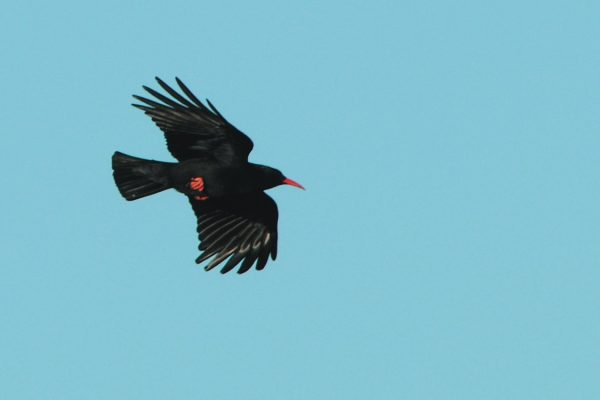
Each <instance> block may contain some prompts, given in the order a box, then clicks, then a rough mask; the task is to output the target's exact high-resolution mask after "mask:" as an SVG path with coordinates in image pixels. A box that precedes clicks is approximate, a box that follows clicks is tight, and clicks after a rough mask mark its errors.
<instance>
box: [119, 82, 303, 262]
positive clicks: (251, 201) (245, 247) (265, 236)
mask: <svg viewBox="0 0 600 400" xmlns="http://www.w3.org/2000/svg"><path fill="white" fill-rule="evenodd" d="M175 79H176V81H177V84H178V85H179V88H180V89H181V91H182V92H183V93H179V92H177V91H176V90H174V89H173V88H172V87H170V86H169V85H167V84H166V83H165V82H163V81H162V80H161V79H159V78H156V81H157V82H158V84H159V85H160V86H161V87H162V88H163V89H164V90H165V91H166V92H167V93H168V94H169V95H170V96H171V98H170V97H168V96H165V95H164V94H161V93H159V92H157V91H155V90H153V89H151V88H149V87H146V86H143V88H144V89H145V90H146V91H147V92H148V93H150V94H151V95H152V96H154V98H155V100H150V99H147V98H144V97H140V96H135V95H134V96H133V97H134V98H136V99H137V100H139V101H140V102H142V103H144V104H133V106H134V107H137V108H139V109H141V110H143V111H144V112H145V113H146V115H148V116H150V118H152V120H153V121H154V122H155V123H156V125H158V127H159V128H160V129H161V130H162V131H163V133H164V134H165V138H166V141H167V147H168V149H169V151H170V152H171V154H172V155H173V156H174V157H175V158H176V159H177V160H179V162H178V163H172V162H162V161H154V160H145V159H142V158H137V157H132V156H129V155H126V154H123V153H120V152H118V151H117V152H115V153H114V155H113V157H112V167H113V176H114V178H115V183H116V184H117V187H118V189H119V192H120V193H121V195H123V197H125V199H127V200H137V199H141V198H142V197H146V196H149V195H151V194H154V193H158V192H161V191H163V190H166V189H175V190H177V191H179V192H181V193H183V194H185V195H186V196H187V197H188V199H189V201H190V203H191V204H192V208H193V210H194V213H195V214H196V217H197V219H198V229H197V231H198V238H199V239H200V246H199V247H198V248H199V249H200V250H201V251H202V253H201V254H200V256H199V257H198V258H197V259H196V263H198V264H200V263H201V262H203V261H205V260H208V259H210V258H211V257H212V259H211V260H210V262H209V263H208V264H207V265H206V267H205V268H204V269H205V270H207V271H209V270H211V269H213V268H214V267H216V266H217V265H219V264H220V263H222V262H223V261H225V260H227V259H229V260H228V261H227V262H226V263H225V265H224V266H223V268H222V269H221V273H226V272H229V271H231V270H232V269H233V268H235V267H236V265H238V264H239V263H240V262H242V265H241V266H240V268H239V270H238V273H240V274H241V273H244V272H246V271H248V270H249V269H250V268H252V266H253V265H254V264H255V263H256V269H257V270H262V269H263V268H264V267H265V265H266V264H267V261H268V259H269V256H271V258H272V259H273V260H275V258H276V257H277V219H278V211H277V204H275V201H274V200H273V199H272V198H271V197H269V196H267V195H266V194H265V193H264V190H266V189H270V188H273V187H275V186H278V185H282V184H287V185H292V186H296V187H298V188H301V189H304V188H303V187H302V186H301V185H300V184H299V183H297V182H294V181H293V180H291V179H289V178H286V177H285V176H284V175H283V174H282V173H281V172H280V171H279V170H277V169H275V168H271V167H267V166H265V165H259V164H253V163H250V162H248V155H249V154H250V151H252V147H253V146H254V145H253V143H252V140H250V138H249V137H248V136H246V135H245V134H244V133H242V132H241V131H239V130H238V129H237V128H236V127H234V126H233V125H231V124H230V123H229V122H227V120H226V119H225V118H224V117H223V116H222V115H221V113H220V112H219V111H218V110H217V109H216V108H215V106H213V105H212V103H211V102H210V101H209V100H208V99H207V100H206V102H207V104H208V107H207V106H205V105H204V104H203V103H202V102H201V101H200V100H198V98H197V97H196V96H195V95H194V94H193V93H192V92H191V91H190V90H189V89H188V88H187V86H185V85H184V84H183V82H181V81H180V80H179V78H175ZM209 107H210V109H209Z"/></svg>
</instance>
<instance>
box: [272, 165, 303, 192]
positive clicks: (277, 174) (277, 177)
mask: <svg viewBox="0 0 600 400" xmlns="http://www.w3.org/2000/svg"><path fill="white" fill-rule="evenodd" d="M261 172H262V180H263V184H264V185H265V189H270V188H273V187H275V186H279V185H290V186H295V187H297V188H299V189H302V190H306V189H304V186H302V185H301V184H299V183H298V182H296V181H294V180H292V179H290V178H288V177H286V176H285V175H283V173H282V172H281V171H280V170H278V169H275V168H271V167H266V166H261Z"/></svg>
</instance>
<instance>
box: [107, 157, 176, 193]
mask: <svg viewBox="0 0 600 400" xmlns="http://www.w3.org/2000/svg"><path fill="white" fill-rule="evenodd" d="M170 165H171V163H167V162H161V161H154V160H144V159H143V158H137V157H132V156H128V155H127V154H123V153H120V152H118V151H117V152H115V154H113V156H112V167H113V177H114V178H115V183H116V184H117V188H119V192H121V195H123V197H125V199H127V200H137V199H141V198H142V197H146V196H150V195H151V194H154V193H158V192H162V191H163V190H166V189H169V188H170V187H171V185H169V179H168V174H167V172H168V169H169V166H170Z"/></svg>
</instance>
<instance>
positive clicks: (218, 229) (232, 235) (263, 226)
mask: <svg viewBox="0 0 600 400" xmlns="http://www.w3.org/2000/svg"><path fill="white" fill-rule="evenodd" d="M189 199H190V203H191V204H192V208H193V209H194V213H195V214H196V217H197V218H198V229H197V231H198V238H199V239H200V246H199V247H198V248H199V249H200V250H203V253H202V254H201V255H200V256H199V257H198V258H197V259H196V263H198V264H200V263H201V262H202V261H205V260H207V259H209V258H210V257H213V256H214V258H213V259H212V260H211V261H210V262H209V263H208V265H207V266H206V267H205V268H204V269H205V270H207V271H209V270H211V269H213V268H214V267H216V266H217V265H219V264H220V263H221V262H223V261H225V259H227V258H229V260H228V261H227V263H226V264H225V266H223V268H222V269H221V273H223V274H224V273H226V272H229V271H231V270H232V269H233V268H235V266H236V265H237V264H238V263H239V262H240V261H242V260H243V262H242V265H241V267H240V269H239V270H238V273H239V274H242V273H244V272H246V271H248V270H249V269H250V268H252V265H253V264H254V262H255V261H256V260H257V259H258V262H257V263H256V269H257V270H262V269H263V268H264V267H265V265H266V264H267V260H268V259H269V255H271V258H272V259H273V260H275V258H276V257H277V219H278V211H277V204H275V201H274V200H273V199H272V198H271V197H269V196H267V195H266V194H265V193H264V192H256V193H250V194H245V195H240V196H230V197H221V198H214V199H209V200H203V201H198V200H194V199H193V198H192V197H190V198H189Z"/></svg>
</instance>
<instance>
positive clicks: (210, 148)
mask: <svg viewBox="0 0 600 400" xmlns="http://www.w3.org/2000/svg"><path fill="white" fill-rule="evenodd" d="M175 79H176V81H177V84H178V85H179V88H180V89H181V90H182V91H183V94H181V93H178V92H177V91H176V90H174V89H173V88H172V87H170V86H169V85H167V84H166V83H165V82H163V81H162V80H161V79H160V78H158V77H157V78H156V81H157V82H158V84H159V85H160V86H161V87H162V88H163V89H164V90H165V91H166V92H167V93H168V94H170V95H171V96H172V98H169V97H167V96H165V95H163V94H161V93H159V92H157V91H155V90H153V89H151V88H149V87H146V86H143V88H144V89H145V90H146V91H147V92H148V93H150V94H151V95H152V96H154V98H155V99H156V100H158V101H155V100H150V99H147V98H144V97H141V96H136V95H134V96H133V97H135V98H136V99H137V100H139V101H141V102H142V103H145V104H144V105H141V104H133V106H134V107H137V108H139V109H141V110H143V111H144V112H145V113H146V114H147V115H149V116H150V118H152V120H153V121H154V122H155V123H156V125H158V127H159V128H160V129H161V130H162V131H163V132H164V134H165V137H166V139H167V147H168V148H169V151H170V152H171V154H172V155H173V157H175V158H176V159H178V160H179V161H184V160H189V159H191V158H209V159H215V160H220V161H224V162H228V163H238V162H246V161H247V160H248V154H250V151H252V147H253V146H254V145H253V143H252V140H250V138H249V137H248V136H246V135H245V134H244V133H242V132H241V131H239V130H238V129H237V128H236V127H235V126H233V125H231V124H230V123H229V122H227V120H226V119H225V118H224V117H223V116H222V115H221V113H219V111H218V110H217V109H216V108H215V107H214V106H213V105H212V103H211V102H210V101H209V100H208V99H207V100H206V101H207V103H208V106H209V107H210V109H208V108H207V107H206V106H205V105H204V104H202V102H201V101H200V100H198V98H197V97H196V96H195V95H194V94H193V93H192V92H191V91H190V89H188V88H187V86H185V85H184V84H183V82H181V81H180V80H179V78H175ZM184 94H185V96H187V97H185V96H184Z"/></svg>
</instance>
